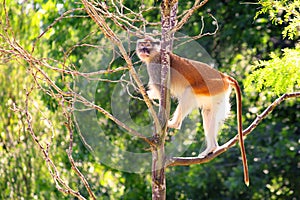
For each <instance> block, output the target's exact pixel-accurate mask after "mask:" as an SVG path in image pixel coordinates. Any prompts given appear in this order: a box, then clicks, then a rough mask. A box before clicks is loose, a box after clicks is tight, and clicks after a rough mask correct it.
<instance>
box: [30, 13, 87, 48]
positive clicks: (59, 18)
mask: <svg viewBox="0 0 300 200" xmlns="http://www.w3.org/2000/svg"><path fill="white" fill-rule="evenodd" d="M80 10H84V9H83V8H74V9H71V10H68V11H66V12H64V13H63V14H62V15H61V16H60V17H58V18H56V19H55V20H54V22H52V24H50V25H49V26H48V27H47V28H46V29H45V31H43V32H42V33H41V34H40V35H39V36H38V37H37V38H36V40H35V41H34V43H33V45H32V49H31V53H33V52H34V49H35V46H36V43H37V41H38V40H39V39H40V38H41V37H43V35H44V34H45V33H46V32H47V31H49V30H50V29H51V28H52V27H53V26H54V25H55V24H56V23H57V22H59V21H60V20H62V19H63V18H64V17H65V16H66V15H68V14H69V13H72V12H75V11H80Z"/></svg>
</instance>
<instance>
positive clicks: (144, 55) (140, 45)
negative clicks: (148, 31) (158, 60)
mask: <svg viewBox="0 0 300 200" xmlns="http://www.w3.org/2000/svg"><path fill="white" fill-rule="evenodd" d="M159 49H160V42H159V41H157V40H154V39H152V38H146V39H141V40H138V41H137V45H136V53H137V55H138V57H139V58H140V59H141V60H142V61H143V62H149V60H150V58H151V57H152V56H153V55H155V54H156V53H157V52H159Z"/></svg>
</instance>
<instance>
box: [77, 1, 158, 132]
mask: <svg viewBox="0 0 300 200" xmlns="http://www.w3.org/2000/svg"><path fill="white" fill-rule="evenodd" d="M82 3H83V5H84V7H85V9H86V12H87V13H88V14H89V15H90V17H91V18H92V19H93V20H94V21H95V22H96V23H97V25H98V26H99V28H100V29H101V30H102V32H103V33H104V35H105V36H106V37H107V38H108V39H110V40H111V41H112V42H113V43H114V44H115V45H116V46H117V47H118V48H119V50H120V52H121V54H122V56H123V57H124V59H125V61H126V63H127V64H128V68H129V72H130V74H131V75H132V77H133V79H134V81H135V82H136V83H137V86H138V88H139V90H140V92H141V94H142V96H143V99H144V100H145V103H146V105H147V107H148V108H149V111H150V113H151V116H152V117H153V121H154V124H155V127H156V128H157V129H158V128H160V124H159V120H158V117H157V115H156V112H155V110H154V109H153V106H152V104H151V101H150V99H149V97H148V96H147V94H146V90H145V88H144V86H143V83H142V81H141V80H140V78H139V77H138V75H137V73H136V71H135V69H134V67H133V64H132V61H131V59H130V58H129V56H128V54H127V52H126V50H125V48H124V46H123V45H122V42H121V41H120V40H119V38H118V37H117V36H116V34H115V33H114V32H113V30H111V28H110V27H109V26H108V24H107V23H106V22H105V19H104V18H103V16H102V15H100V14H98V13H97V11H96V9H95V7H94V6H93V5H92V4H91V3H90V2H88V1H87V0H82Z"/></svg>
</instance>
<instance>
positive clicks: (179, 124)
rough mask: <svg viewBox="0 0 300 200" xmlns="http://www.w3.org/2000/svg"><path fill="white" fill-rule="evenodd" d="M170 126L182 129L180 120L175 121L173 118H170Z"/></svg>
mask: <svg viewBox="0 0 300 200" xmlns="http://www.w3.org/2000/svg"><path fill="white" fill-rule="evenodd" d="M168 127H169V128H175V129H180V127H181V123H178V122H176V121H173V120H169V121H168Z"/></svg>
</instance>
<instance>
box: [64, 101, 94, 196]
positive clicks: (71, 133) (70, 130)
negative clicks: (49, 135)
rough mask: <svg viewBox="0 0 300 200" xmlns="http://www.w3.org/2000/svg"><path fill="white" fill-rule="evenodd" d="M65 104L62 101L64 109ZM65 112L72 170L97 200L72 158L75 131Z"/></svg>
mask: <svg viewBox="0 0 300 200" xmlns="http://www.w3.org/2000/svg"><path fill="white" fill-rule="evenodd" d="M63 104H64V102H63V101H62V102H61V105H62V107H63V108H64V105H63ZM63 112H64V115H65V118H66V119H67V122H66V123H65V126H66V127H67V129H68V131H69V135H70V141H69V149H68V150H67V154H68V158H69V161H70V163H71V166H72V169H73V170H74V171H75V173H76V174H77V175H78V177H79V178H80V180H81V181H82V182H83V184H84V186H85V188H86V189H87V191H88V193H89V195H90V197H91V198H92V199H94V200H95V199H96V196H95V194H94V193H93V191H92V189H91V187H90V185H89V183H88V181H87V180H86V178H85V177H84V175H83V174H82V173H81V172H80V170H79V169H78V168H77V166H76V164H75V162H74V159H73V156H72V152H73V130H72V128H71V124H72V120H71V115H70V113H68V112H67V111H66V110H65V111H63Z"/></svg>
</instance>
